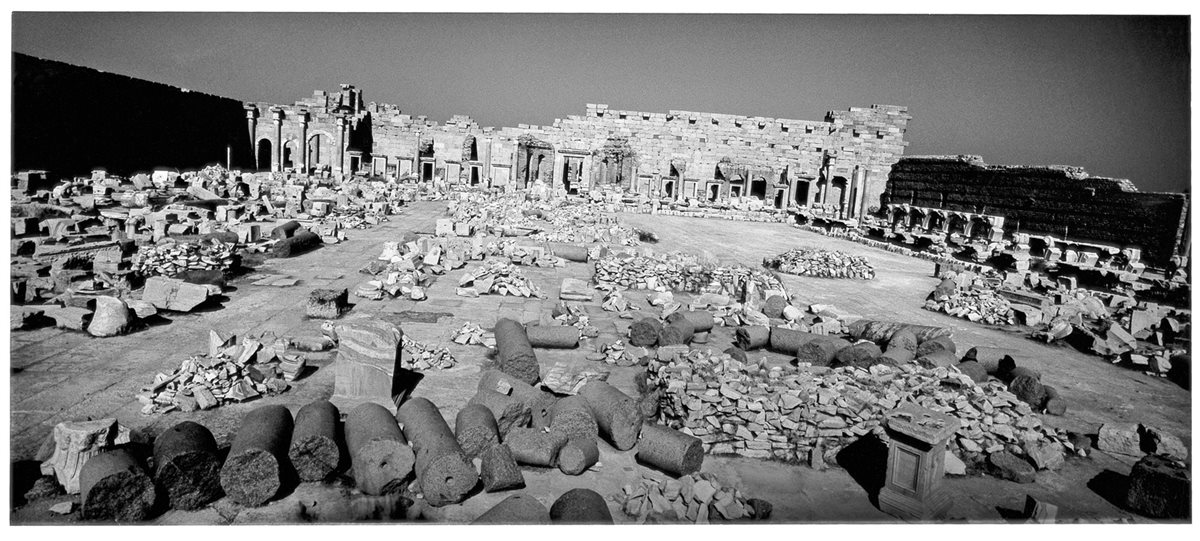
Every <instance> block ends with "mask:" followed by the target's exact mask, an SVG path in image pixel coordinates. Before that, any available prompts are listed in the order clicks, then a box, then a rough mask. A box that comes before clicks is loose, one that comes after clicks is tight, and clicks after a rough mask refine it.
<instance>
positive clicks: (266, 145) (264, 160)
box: [254, 138, 273, 171]
mask: <svg viewBox="0 0 1200 541" xmlns="http://www.w3.org/2000/svg"><path fill="white" fill-rule="evenodd" d="M272 150H273V148H272V145H271V140H270V139H267V138H263V139H259V140H258V145H257V151H256V152H255V154H254V165H255V168H257V169H258V170H259V171H270V170H271V156H272V152H271V151H272Z"/></svg>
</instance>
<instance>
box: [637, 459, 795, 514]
mask: <svg viewBox="0 0 1200 541" xmlns="http://www.w3.org/2000/svg"><path fill="white" fill-rule="evenodd" d="M616 502H617V504H618V505H620V506H621V510H622V511H623V512H624V513H625V514H626V515H629V516H631V517H636V518H637V523H638V524H663V523H695V524H709V523H712V522H723V521H729V520H737V519H740V518H745V517H749V518H753V519H756V520H766V519H768V518H770V517H771V510H772V506H771V504H770V502H767V501H766V500H760V499H757V498H746V497H745V496H744V495H743V494H742V493H741V491H739V490H738V489H736V488H733V487H729V486H724V485H722V484H721V481H720V480H719V479H718V478H717V477H716V476H715V475H712V474H710V473H701V472H697V473H693V474H690V475H684V476H682V477H680V478H678V479H665V480H658V479H650V478H646V477H643V478H642V480H641V482H640V483H638V484H637V485H636V486H634V485H625V486H624V487H623V489H622V492H621V493H620V494H618V495H617V499H616Z"/></svg>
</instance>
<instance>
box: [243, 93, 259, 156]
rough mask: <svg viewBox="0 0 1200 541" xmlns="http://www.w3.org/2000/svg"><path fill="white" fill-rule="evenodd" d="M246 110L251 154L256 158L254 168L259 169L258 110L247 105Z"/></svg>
mask: <svg viewBox="0 0 1200 541" xmlns="http://www.w3.org/2000/svg"><path fill="white" fill-rule="evenodd" d="M244 108H245V109H246V128H248V129H249V130H250V154H252V155H253V156H254V168H255V169H258V168H259V167H260V166H259V165H258V141H257V140H256V139H257V138H258V108H257V107H255V106H253V105H247V106H245V107H244Z"/></svg>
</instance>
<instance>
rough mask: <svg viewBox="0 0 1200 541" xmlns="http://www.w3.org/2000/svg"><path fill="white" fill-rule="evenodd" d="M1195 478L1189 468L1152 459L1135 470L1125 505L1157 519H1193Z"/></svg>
mask: <svg viewBox="0 0 1200 541" xmlns="http://www.w3.org/2000/svg"><path fill="white" fill-rule="evenodd" d="M1191 494H1192V476H1191V474H1190V473H1189V472H1188V469H1187V467H1185V466H1180V465H1178V464H1176V463H1175V462H1173V461H1171V460H1169V459H1167V458H1165V457H1161V456H1155V455H1148V456H1146V457H1144V458H1142V459H1141V460H1139V461H1138V463H1137V464H1135V465H1134V466H1133V471H1131V472H1130V474H1129V491H1128V492H1127V493H1126V495H1125V504H1126V505H1128V506H1129V508H1130V509H1133V510H1134V511H1136V512H1138V513H1140V514H1143V515H1146V516H1150V517H1156V518H1176V519H1183V518H1189V517H1190V510H1191Z"/></svg>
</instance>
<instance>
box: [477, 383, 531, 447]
mask: <svg viewBox="0 0 1200 541" xmlns="http://www.w3.org/2000/svg"><path fill="white" fill-rule="evenodd" d="M467 404H468V405H480V406H483V407H485V408H487V409H488V410H489V411H491V412H492V416H493V418H494V419H495V420H496V428H497V430H499V432H500V436H501V437H503V436H505V435H506V434H508V433H509V432H510V431H511V430H512V429H514V428H519V427H523V426H528V425H529V421H530V418H531V411H530V408H529V404H527V403H526V402H524V401H522V400H521V399H520V398H517V397H516V396H511V395H506V394H503V393H498V392H496V391H493V390H491V389H480V390H479V391H478V392H476V393H475V396H473V397H471V400H469V401H468V402H467Z"/></svg>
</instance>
